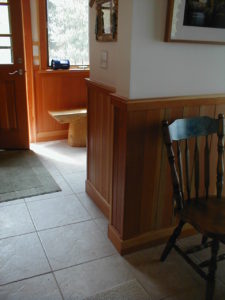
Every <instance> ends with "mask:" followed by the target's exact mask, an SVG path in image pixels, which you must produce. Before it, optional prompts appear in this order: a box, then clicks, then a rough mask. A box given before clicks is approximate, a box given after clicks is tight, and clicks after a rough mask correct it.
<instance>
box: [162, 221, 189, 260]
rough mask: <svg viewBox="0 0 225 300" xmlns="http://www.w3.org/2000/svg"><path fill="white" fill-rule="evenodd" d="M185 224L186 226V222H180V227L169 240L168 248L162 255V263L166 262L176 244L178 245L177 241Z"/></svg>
mask: <svg viewBox="0 0 225 300" xmlns="http://www.w3.org/2000/svg"><path fill="white" fill-rule="evenodd" d="M184 224H185V222H183V221H180V223H179V225H178V226H177V227H176V228H175V230H174V232H173V234H172V235H171V237H170V238H169V240H168V242H167V244H166V247H165V249H164V251H163V253H162V255H161V258H160V260H161V261H164V260H165V259H166V258H167V256H168V254H169V253H170V251H171V249H172V248H173V246H174V244H175V243H176V240H177V238H178V236H179V235H180V233H181V230H182V228H183V226H184Z"/></svg>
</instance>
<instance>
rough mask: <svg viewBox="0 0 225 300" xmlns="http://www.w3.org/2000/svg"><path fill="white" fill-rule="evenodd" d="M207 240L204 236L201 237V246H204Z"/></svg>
mask: <svg viewBox="0 0 225 300" xmlns="http://www.w3.org/2000/svg"><path fill="white" fill-rule="evenodd" d="M207 240H208V237H207V236H206V235H203V236H202V245H204V244H205V243H206V242H207Z"/></svg>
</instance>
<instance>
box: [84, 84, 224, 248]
mask: <svg viewBox="0 0 225 300" xmlns="http://www.w3.org/2000/svg"><path fill="white" fill-rule="evenodd" d="M87 86H88V153H87V165H88V167H87V181H86V191H87V193H88V194H89V195H90V196H91V198H92V199H93V201H94V202H95V203H96V204H97V205H98V207H99V208H100V209H101V210H102V211H103V213H104V214H105V215H106V216H107V217H109V231H108V234H109V238H110V239H111V240H112V242H113V243H114V245H115V246H116V248H117V249H118V251H119V252H120V253H121V254H125V253H128V252H131V251H134V250H137V249H141V248H144V247H147V246H149V245H156V244H158V243H162V242H165V241H166V240H167V239H168V237H169V236H170V234H171V232H172V230H173V229H174V226H175V224H176V219H175V217H174V214H173V207H172V200H171V199H172V185H171V179H170V169H169V164H168V161H167V155H166V149H165V147H164V144H163V140H162V132H161V121H162V120H163V119H167V120H169V122H172V121H173V120H174V119H177V118H183V117H193V116H201V115H207V116H211V117H217V115H218V113H225V95H205V96H192V97H175V98H157V99H146V100H141V99H140V100H128V99H124V98H122V97H120V96H118V95H116V94H111V93H112V92H113V88H110V87H106V86H103V85H101V84H99V83H96V82H93V81H91V80H87ZM215 143H216V139H214V138H213V139H212V140H211V147H212V148H213V149H214V150H213V151H211V173H210V174H211V176H212V177H213V175H214V174H216V160H217V156H216V152H214V151H217V150H216V145H215ZM199 147H200V151H201V149H203V139H201V140H200V141H199ZM202 151H203V150H202ZM193 153H194V148H193V146H192V145H190V157H191V159H193ZM201 172H203V167H201ZM192 182H194V177H192ZM210 182H211V183H212V185H211V187H210V189H211V190H210V192H211V194H214V193H215V177H214V179H212V178H211V179H210ZM201 184H202V191H203V181H202V182H201ZM223 193H224V195H225V188H224V192H223ZM193 233H194V230H193V228H191V227H190V226H186V227H185V229H184V232H183V236H185V235H189V234H193Z"/></svg>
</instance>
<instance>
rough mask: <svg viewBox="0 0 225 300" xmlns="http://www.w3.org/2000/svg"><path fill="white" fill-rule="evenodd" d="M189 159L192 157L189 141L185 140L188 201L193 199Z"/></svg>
mask: <svg viewBox="0 0 225 300" xmlns="http://www.w3.org/2000/svg"><path fill="white" fill-rule="evenodd" d="M189 157H190V152H189V147H188V140H185V167H186V168H185V169H186V186H187V187H186V189H187V196H188V200H190V199H191V187H190V176H189V174H190V172H189V160H190V159H189Z"/></svg>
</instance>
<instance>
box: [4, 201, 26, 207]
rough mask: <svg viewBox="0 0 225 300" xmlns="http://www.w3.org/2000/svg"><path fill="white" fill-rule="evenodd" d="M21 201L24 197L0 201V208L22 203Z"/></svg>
mask: <svg viewBox="0 0 225 300" xmlns="http://www.w3.org/2000/svg"><path fill="white" fill-rule="evenodd" d="M23 203H24V199H16V200H10V201H5V202H0V208H1V207H3V206H11V205H16V204H23Z"/></svg>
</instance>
